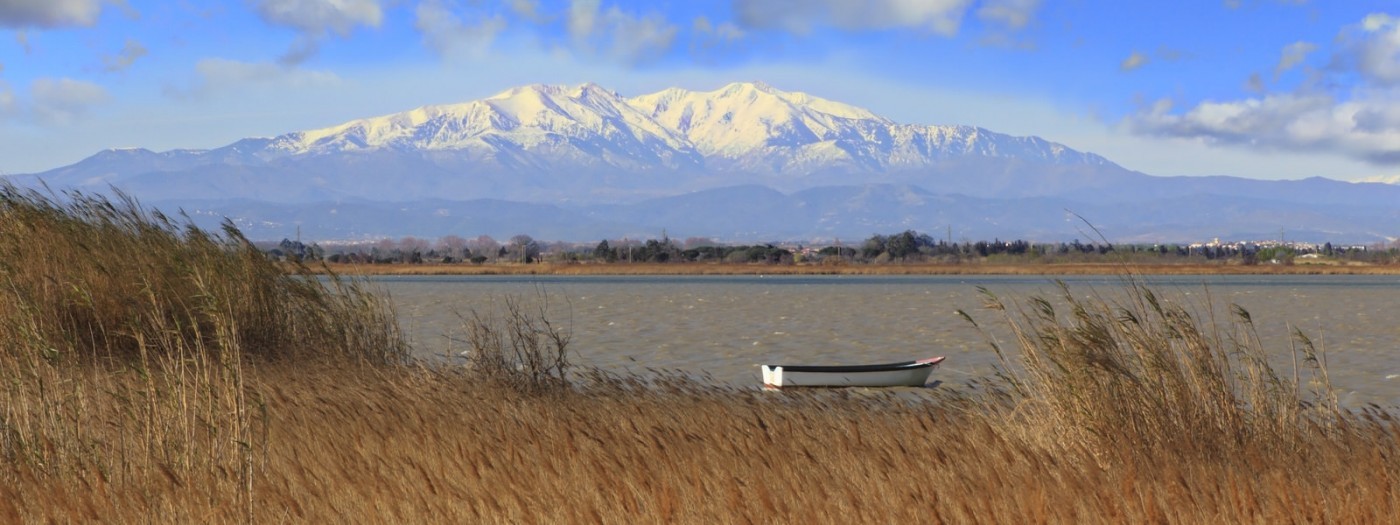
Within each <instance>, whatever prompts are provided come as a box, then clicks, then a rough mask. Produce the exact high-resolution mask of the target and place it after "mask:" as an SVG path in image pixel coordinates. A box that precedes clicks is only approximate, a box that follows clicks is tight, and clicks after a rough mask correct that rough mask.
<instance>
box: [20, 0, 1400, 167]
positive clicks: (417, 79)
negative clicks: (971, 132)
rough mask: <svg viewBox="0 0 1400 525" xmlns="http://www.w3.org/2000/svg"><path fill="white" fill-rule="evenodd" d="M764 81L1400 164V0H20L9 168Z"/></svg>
mask: <svg viewBox="0 0 1400 525" xmlns="http://www.w3.org/2000/svg"><path fill="white" fill-rule="evenodd" d="M741 80H762V81H765V82H767V83H769V84H772V85H773V86H775V87H777V88H779V89H784V90H788V91H805V92H808V93H811V94H814V95H817V96H821V97H825V98H830V99H834V100H838V101H842V102H847V103H850V104H855V105H858V106H863V107H866V108H869V109H871V110H873V111H875V112H876V113H879V114H882V115H884V116H886V117H889V118H891V119H894V120H896V121H899V122H905V123H920V124H970V125H977V126H982V127H985V128H988V129H991V130H993V131H999V132H1004V133H1011V134H1016V135H1038V136H1041V137H1044V138H1046V139H1048V140H1052V141H1056V142H1061V143H1064V144H1067V145H1069V146H1070V147H1073V148H1076V149H1081V150H1086V151H1092V152H1095V153H1098V154H1101V155H1104V156H1106V157H1108V158H1110V159H1112V160H1114V161H1115V162H1118V163H1120V164H1122V165H1124V166H1126V167H1128V168H1131V169H1136V170H1140V171H1143V172H1146V173H1150V174H1154V175H1236V176H1243V177H1251V178H1264V179H1293V178H1302V177H1309V176H1325V177H1330V178H1336V179H1344V180H1391V181H1397V182H1400V178H1397V176H1398V175H1400V6H1397V5H1396V3H1395V2H1393V1H1392V2H1379V1H1364V0H1347V1H1338V2H1322V1H1319V0H1183V1H1178V2H1124V1H1097V0H1068V1H1055V0H925V1H917V0H867V1H848V0H807V1H802V0H732V1H718V2H685V1H666V0H662V1H651V2H634V1H615V0H503V1H484V0H483V1H472V0H215V1H204V2H196V1H193V0H174V1H159V2H154V1H152V2H147V1H142V0H125V1H123V0H0V173H26V172H34V171H40V170H44V169H49V168H53V167H57V166H61V165H66V164H69V163H72V162H76V161H78V160H80V159H82V158H83V157H86V156H87V155H91V154H92V153H95V152H97V151H98V150H101V149H104V148H111V147H145V148H150V149H153V150H157V151H160V150H167V149H174V148H210V147H218V146H222V145H225V144H228V143H230V142H233V141H234V140H237V139H239V138H243V137H250V136H274V135H278V134H282V133H286V132H290V131H297V130H302V129H310V128H317V127H324V126H329V125H333V124H337V123H340V122H343V121H346V120H351V119H354V118H359V117H366V116H373V115H380V114H386V113H393V112H398V111H403V110H407V109H411V108H414V107H417V106H421V105H425V104H438V103H451V102H464V101H468V100H474V99H478V98H482V97H486V96H490V95H492V94H494V93H496V92H499V91H502V90H504V89H507V88H509V87H513V86H517V85H522V84H531V83H547V84H578V83H582V82H588V81H592V82H597V83H599V84H601V85H603V86H605V87H608V88H611V89H614V90H617V91H619V92H620V93H622V94H624V95H628V96H631V95H639V94H643V93H648V92H652V91H656V90H660V89H663V88H666V87H671V86H680V87H686V88H690V89H698V90H710V89H715V88H718V87H720V86H722V85H724V84H726V83H729V82H733V81H741Z"/></svg>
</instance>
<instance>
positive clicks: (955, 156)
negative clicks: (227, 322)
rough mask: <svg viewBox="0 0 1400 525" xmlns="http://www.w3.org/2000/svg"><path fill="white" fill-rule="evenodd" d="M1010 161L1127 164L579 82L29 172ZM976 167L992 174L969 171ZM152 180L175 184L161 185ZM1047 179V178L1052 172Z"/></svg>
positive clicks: (656, 181)
mask: <svg viewBox="0 0 1400 525" xmlns="http://www.w3.org/2000/svg"><path fill="white" fill-rule="evenodd" d="M959 161H963V162H959ZM1007 163H1016V164H1024V163H1030V164H1032V165H1035V166H1041V165H1045V166H1047V168H1048V171H1050V172H1054V173H1063V172H1065V171H1066V170H1069V171H1070V172H1074V173H1081V172H1082V171H1083V170H1086V169H1087V170H1090V171H1093V170H1097V169H1100V168H1103V169H1106V170H1108V171H1110V172H1113V173H1115V174H1124V175H1126V173H1127V172H1126V171H1125V170H1122V169H1121V168H1118V167H1117V166H1115V165H1113V164H1112V163H1111V162H1109V161H1107V160H1106V159H1104V158H1103V157H1099V156H1097V155H1094V154H1090V153H1082V152H1078V151H1075V150H1073V149H1070V148H1068V147H1065V146H1063V145H1060V144H1055V143H1052V142H1048V141H1045V140H1043V139H1040V138H1036V137H1012V136H1009V135H1003V134H1000V133H994V132H991V131H987V130H985V129H981V128H976V127H970V126H929V125H914V124H900V123H896V122H894V121H892V120H890V119H887V118H884V117H881V116H879V115H875V114H874V113H871V112H870V111H868V110H865V109H862V108H858V107H855V106H850V105H846V104H842V103H839V102H833V101H830V100H825V99H822V98H818V97H815V96H811V95H808V94H805V93H795V92H786V91H781V90H778V89H775V88H773V87H771V86H768V85H766V84H763V83H734V84H730V85H727V86H724V87H722V88H720V89H718V90H715V91H688V90H684V89H674V88H673V89H667V90H664V91H661V92H658V93H653V94H649V95H642V96H638V97H633V98H625V97H623V96H621V95H619V94H618V93H616V92H613V91H609V90H607V89H604V88H602V87H600V86H598V85H596V84H591V83H590V84H583V85H580V86H572V87H564V86H546V85H531V86H524V87H518V88H514V89H510V90H507V91H504V92H501V93H499V94H497V95H495V96H492V97H489V98H485V99H482V100H476V101H471V102H466V103H462V104H449V105H438V106H424V107H420V108H417V109H414V110H411V111H406V112H403V113H396V114H392V115H384V116H379V117H372V118H364V119H359V120H353V121H350V122H346V123H343V124H340V125H336V126H331V127H327V128H322V129H315V130H309V131H299V132H294V133H288V134H285V135H281V136H278V137H275V138H271V139H258V138H255V139H244V140H241V141H238V142H235V143H234V144H231V145H229V146H225V147H223V148H218V149H214V150H208V151H203V150H175V151H169V152H163V153H155V152H150V151H146V150H140V149H136V150H110V151H106V152H102V153H99V154H98V155H94V156H93V157H91V158H89V159H86V160H84V161H82V162H79V163H77V164H74V165H72V166H68V167H65V168H59V169H57V170H53V171H50V172H47V173H44V174H41V175H42V176H43V177H44V178H45V179H46V180H49V181H50V182H51V183H53V182H59V183H61V184H68V185H76V186H89V187H93V186H94V185H101V187H105V186H106V185H108V184H115V185H118V186H123V187H133V188H134V190H135V191H136V192H137V193H147V192H154V193H153V194H152V196H153V197H157V198H176V197H200V196H202V195H199V194H200V193H202V194H205V195H220V196H239V197H249V198H258V199H272V200H281V201H287V200H301V199H305V198H310V197H320V198H353V197H363V198H367V199H374V200H407V199H415V198H441V197H444V196H447V197H453V198H461V199H467V198H510V199H527V200H541V199H544V200H550V199H559V198H568V199H570V200H573V201H580V202H611V201H616V200H628V199H636V198H643V197H652V196H659V195H666V194H675V193H677V192H681V191H695V190H703V189H709V188H716V187H723V186H728V185H732V184H740V183H754V182H758V183H764V184H768V185H771V186H774V187H776V188H778V189H782V190H785V191H797V190H801V189H805V188H808V187H814V186H819V185H825V184H833V183H840V184H852V183H921V184H929V183H930V182H931V181H930V180H928V177H929V176H930V175H938V174H939V172H940V170H946V169H949V168H954V167H955V168H956V169H957V170H959V171H961V172H962V175H961V176H960V177H958V180H940V181H936V182H937V183H938V185H940V186H946V187H950V188H953V189H958V190H972V191H977V190H979V189H980V190H986V191H993V190H996V189H997V188H1005V187H1015V188H1020V187H1024V185H1022V184H1013V183H1008V182H1006V181H1004V180H1001V179H1004V178H1005V176H1006V175H1007V173H1006V172H1007V169H1008V168H1007ZM969 166H973V168H970V167H969ZM982 171H987V172H988V173H987V174H988V177H985V178H984V177H979V176H978V175H979V174H980V172H982ZM1021 171H1025V170H1024V169H1022V170H1021ZM162 174H164V175H168V176H170V177H174V178H177V179H179V180H178V181H175V182H174V183H173V184H172V183H171V181H168V180H161V179H164V178H166V177H165V176H163V175H162ZM1047 177H1048V178H1047V180H1053V178H1054V176H1053V173H1050V174H1048V175H1047ZM940 178H942V177H940ZM1075 178H1080V177H1077V176H1076V177H1075ZM1084 179H1085V180H1091V179H1093V177H1084ZM264 183H266V184H264ZM201 184H203V185H204V188H203V189H202V190H201V188H200V185H201ZM268 184H270V185H271V186H268ZM1076 187H1077V186H1076ZM191 192H194V194H191Z"/></svg>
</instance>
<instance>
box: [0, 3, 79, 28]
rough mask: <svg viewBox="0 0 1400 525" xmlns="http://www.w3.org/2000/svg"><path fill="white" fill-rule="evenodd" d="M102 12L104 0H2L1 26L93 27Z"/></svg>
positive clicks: (0, 8) (0, 10) (0, 11)
mask: <svg viewBox="0 0 1400 525" xmlns="http://www.w3.org/2000/svg"><path fill="white" fill-rule="evenodd" d="M101 11H102V0H4V1H3V2H0V27H8V28H12V29H18V28H25V27H37V28H54V27H68V26H90V25H92V24H94V23H96V22H97V15H98V14H99V13H101Z"/></svg>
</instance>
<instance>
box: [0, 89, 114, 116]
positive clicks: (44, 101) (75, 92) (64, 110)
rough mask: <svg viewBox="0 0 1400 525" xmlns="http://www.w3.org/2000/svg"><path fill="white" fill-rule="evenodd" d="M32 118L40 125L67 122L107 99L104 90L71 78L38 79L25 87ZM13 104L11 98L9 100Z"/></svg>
mask: <svg viewBox="0 0 1400 525" xmlns="http://www.w3.org/2000/svg"><path fill="white" fill-rule="evenodd" d="M29 93H30V98H31V99H32V100H33V105H34V107H33V111H34V118H35V119H36V120H38V121H39V122H41V123H44V124H69V123H72V122H73V121H75V120H77V119H78V118H79V117H81V116H82V115H84V114H85V113H87V111H88V109H89V108H91V107H92V106H95V105H97V104H100V103H102V102H105V101H106V100H107V90H105V89H103V88H102V86H99V85H97V84H93V83H91V82H84V81H81V80H73V79H71V78H58V79H54V78H40V79H37V80H35V81H34V84H33V85H32V86H31V87H30V88H29ZM10 103H11V104H13V100H12V101H11V102H10Z"/></svg>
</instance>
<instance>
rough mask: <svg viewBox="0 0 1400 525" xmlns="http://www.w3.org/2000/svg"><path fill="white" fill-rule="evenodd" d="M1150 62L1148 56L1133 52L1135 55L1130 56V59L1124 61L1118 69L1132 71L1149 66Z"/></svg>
mask: <svg viewBox="0 0 1400 525" xmlns="http://www.w3.org/2000/svg"><path fill="white" fill-rule="evenodd" d="M1148 60H1149V59H1148V58H1147V55H1145V54H1143V53H1141V52H1138V51H1133V54H1131V55H1128V58H1125V59H1123V62H1121V63H1119V64H1118V69H1121V70H1123V71H1132V70H1134V69H1137V68H1140V67H1142V66H1145V65H1147V62H1148Z"/></svg>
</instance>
